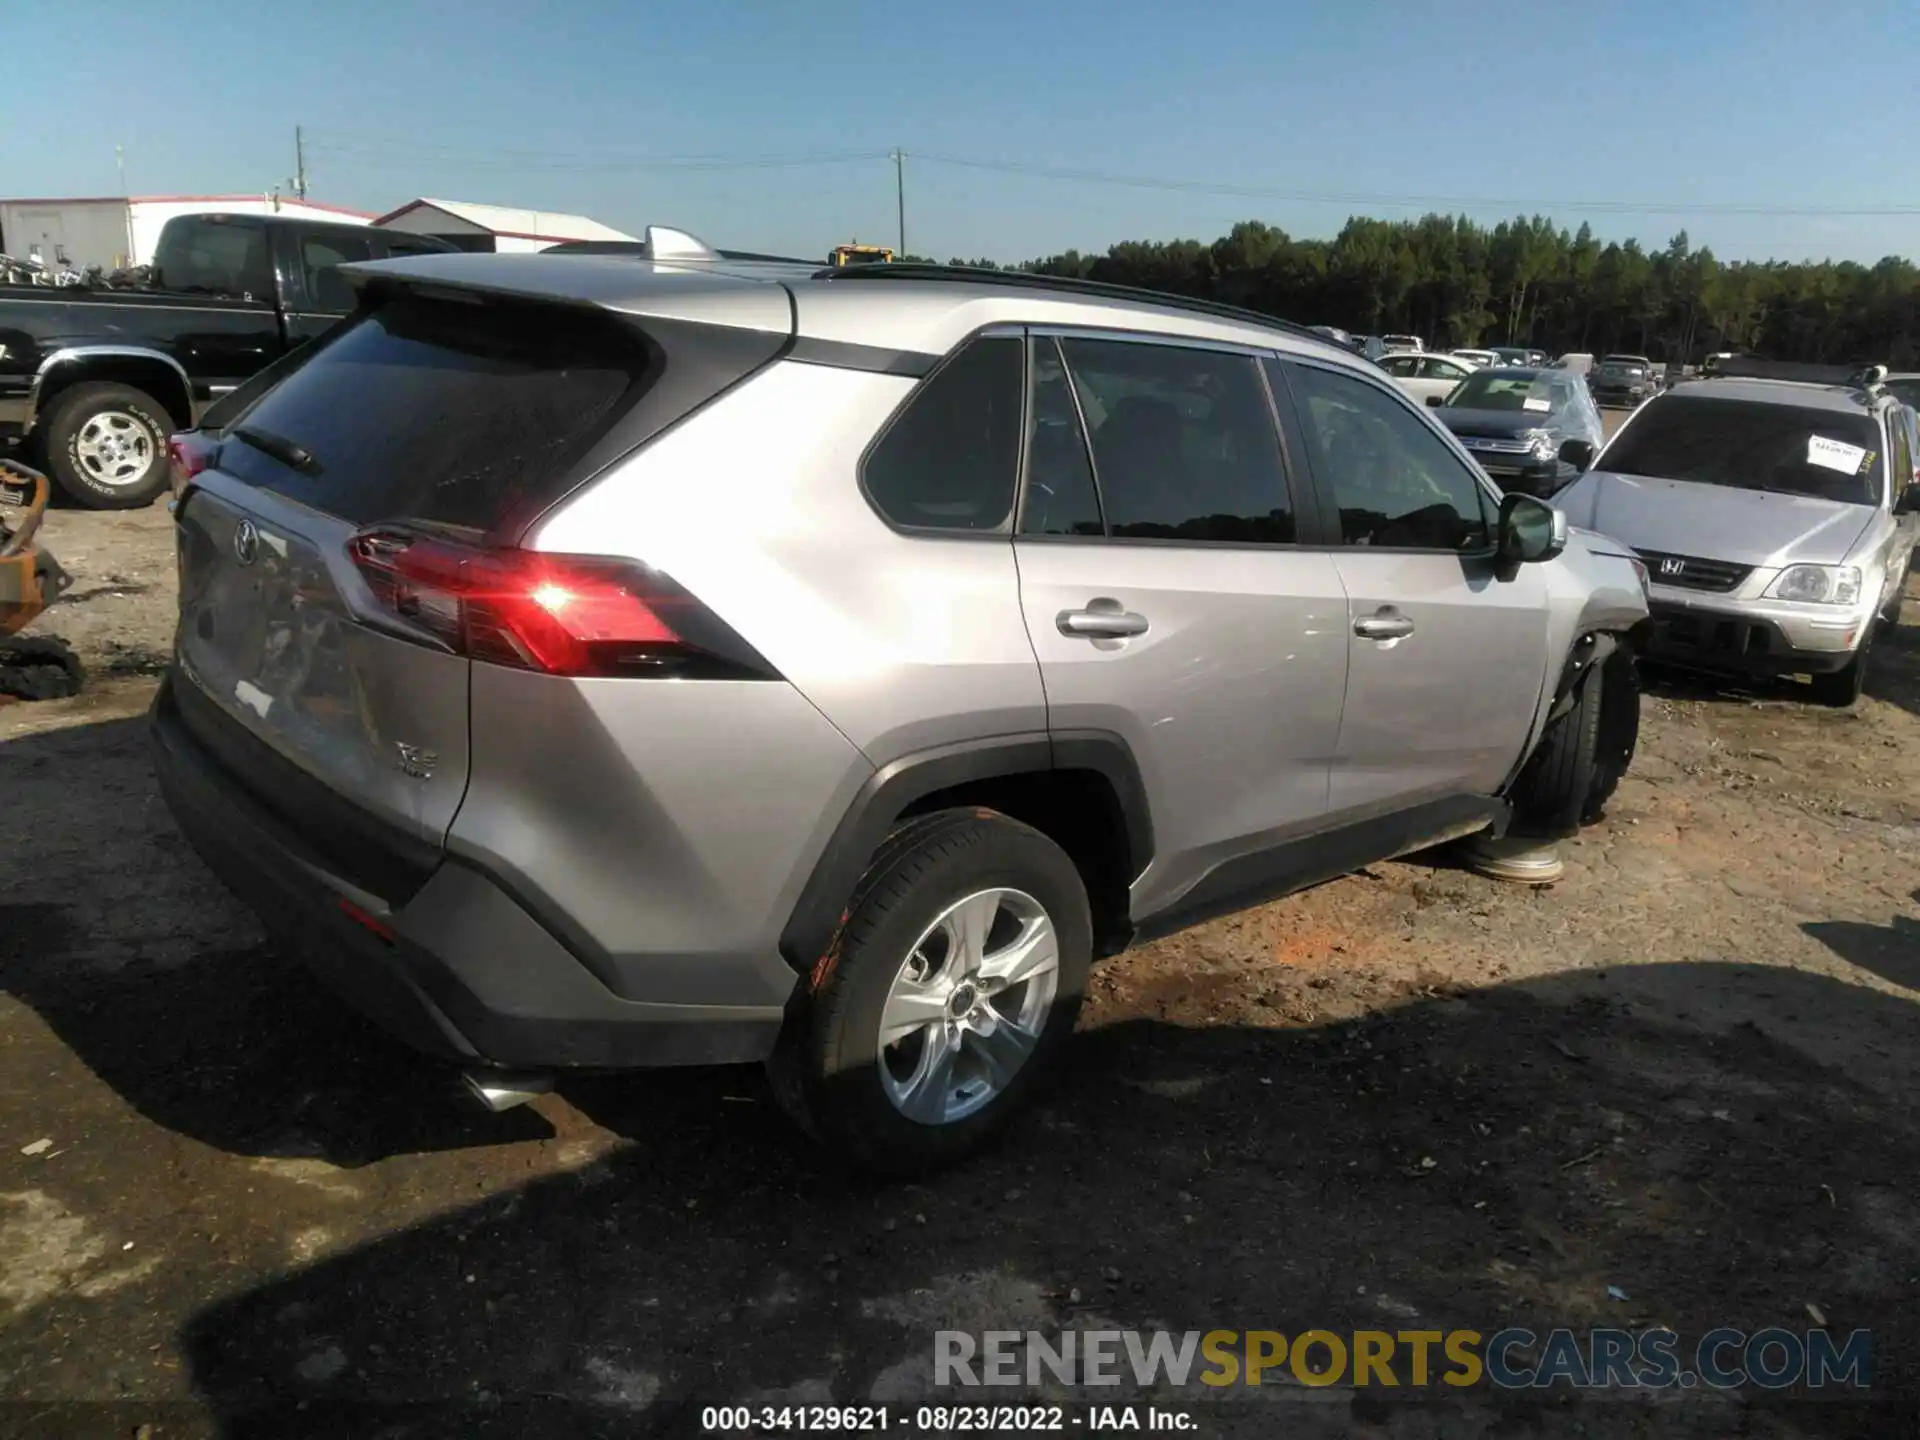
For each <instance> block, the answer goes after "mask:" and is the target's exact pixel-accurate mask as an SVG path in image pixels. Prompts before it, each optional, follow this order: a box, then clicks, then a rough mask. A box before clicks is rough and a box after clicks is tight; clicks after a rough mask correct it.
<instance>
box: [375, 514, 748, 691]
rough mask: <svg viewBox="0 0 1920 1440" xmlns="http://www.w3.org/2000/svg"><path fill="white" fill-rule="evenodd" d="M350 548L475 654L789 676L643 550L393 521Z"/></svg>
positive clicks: (597, 668)
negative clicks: (478, 537) (598, 552)
mask: <svg viewBox="0 0 1920 1440" xmlns="http://www.w3.org/2000/svg"><path fill="white" fill-rule="evenodd" d="M348 550H349V553H350V554H351V555H352V557H353V562H354V564H355V565H356V566H358V567H359V570H360V573H361V575H362V576H363V577H364V578H365V579H366V582H367V587H368V588H369V589H370V590H371V591H372V592H373V594H374V598H375V599H377V600H378V601H379V602H380V603H381V604H382V605H384V606H385V607H386V608H387V609H389V610H391V611H392V612H393V613H394V614H395V615H398V616H400V617H401V618H402V619H404V620H407V621H409V622H411V623H412V624H414V625H417V626H419V627H420V628H421V629H423V630H426V631H428V632H430V633H431V634H433V635H435V636H437V637H438V638H439V639H441V640H442V641H444V642H445V643H446V644H447V646H448V647H449V648H451V649H452V650H454V651H455V652H456V653H458V654H462V655H466V656H468V657H470V658H472V659H474V660H483V661H486V662H488V663H489V664H494V665H507V666H511V667H513V668H515V669H519V670H537V671H541V672H543V673H545V674H549V675H576V676H595V675H600V676H620V675H624V676H663V677H664V676H673V677H679V678H684V679H736V680H765V679H776V678H778V675H777V672H776V671H775V670H774V669H773V667H772V666H771V665H769V664H768V663H767V662H766V660H765V659H764V658H763V657H762V656H761V655H760V654H759V652H758V651H756V650H754V649H753V647H752V646H750V645H748V644H747V643H746V641H744V640H742V639H741V638H740V636H739V635H738V634H737V633H736V632H735V631H734V630H733V629H732V628H731V627H730V626H728V625H727V624H726V623H725V622H724V621H722V620H721V619H720V618H719V617H718V616H716V615H715V614H714V613H713V612H712V611H711V610H709V609H708V608H707V607H706V606H705V605H703V604H701V603H700V601H698V600H697V599H695V598H694V597H693V596H692V595H690V594H688V593H687V592H686V591H685V590H683V589H682V588H681V587H680V586H678V585H677V584H675V583H674V582H673V581H672V580H670V579H669V578H668V577H667V576H665V575H663V574H661V573H660V572H659V571H657V570H654V569H652V568H650V567H648V566H645V565H641V564H639V563H637V562H635V561H632V560H618V559H609V558H605V557H601V556H592V555H548V554H544V553H542V552H540V551H536V550H515V549H489V548H486V547H482V546H477V545H469V544H465V543H462V542H460V541H456V540H450V539H447V538H445V537H443V536H440V535H433V534H424V533H421V532H418V531H412V530H406V529H401V528H397V527H391V526H382V527H379V528H375V529H371V530H363V531H361V532H360V533H359V534H358V535H355V536H354V537H353V539H352V540H351V541H349V542H348Z"/></svg>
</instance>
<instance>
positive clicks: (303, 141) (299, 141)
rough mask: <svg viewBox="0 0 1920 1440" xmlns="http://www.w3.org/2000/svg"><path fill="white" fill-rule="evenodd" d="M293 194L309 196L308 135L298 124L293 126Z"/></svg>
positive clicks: (300, 197) (299, 197)
mask: <svg viewBox="0 0 1920 1440" xmlns="http://www.w3.org/2000/svg"><path fill="white" fill-rule="evenodd" d="M293 194H294V198H295V199H298V200H304V199H306V198H307V137H306V134H305V132H303V131H302V130H301V128H300V127H299V126H298V125H296V126H294V127H293Z"/></svg>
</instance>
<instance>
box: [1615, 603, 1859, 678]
mask: <svg viewBox="0 0 1920 1440" xmlns="http://www.w3.org/2000/svg"><path fill="white" fill-rule="evenodd" d="M1649 609H1650V611H1651V616H1652V622H1653V623H1652V626H1651V633H1650V635H1649V638H1648V641H1647V645H1646V648H1645V650H1644V651H1643V652H1642V653H1644V654H1645V655H1646V657H1647V658H1648V659H1650V660H1656V661H1662V662H1665V663H1667V664H1670V665H1683V666H1686V667H1688V668H1690V669H1696V670H1712V671H1717V672H1720V673H1724V674H1734V675H1799V674H1808V675H1817V674H1824V673H1828V672H1831V671H1834V670H1841V669H1844V668H1846V665H1847V663H1848V662H1849V661H1851V660H1852V659H1853V657H1854V653H1855V651H1856V650H1857V648H1858V646H1857V644H1850V645H1841V644H1839V643H1838V642H1840V641H1841V640H1842V639H1843V638H1844V635H1845V632H1844V631H1840V632H1835V633H1832V634H1830V635H1829V634H1825V633H1823V634H1821V635H1819V636H1817V637H1816V636H1810V635H1805V634H1801V633H1799V632H1798V630H1797V629H1796V628H1795V627H1793V626H1792V625H1790V624H1789V623H1783V622H1782V621H1780V620H1778V619H1776V618H1774V617H1771V616H1768V615H1761V614H1754V613H1743V612H1741V611H1739V610H1733V609H1726V610H1720V609H1711V608H1708V607H1706V606H1702V605H1675V604H1670V603H1666V602H1663V601H1659V600H1655V601H1653V602H1652V604H1651V605H1650V607H1649ZM1816 647H1817V648H1816Z"/></svg>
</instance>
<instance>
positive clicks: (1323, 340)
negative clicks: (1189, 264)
mask: <svg viewBox="0 0 1920 1440" xmlns="http://www.w3.org/2000/svg"><path fill="white" fill-rule="evenodd" d="M813 278H814V279H816V280H837V281H847V280H861V281H871V280H887V281H896V280H946V281H957V282H960V283H965V284H974V285H1006V286H1011V287H1014V288H1016V289H1022V290H1053V291H1058V292H1059V293H1061V294H1064V295H1087V296H1092V297H1095V298H1098V299H1104V300H1131V301H1134V302H1135V303H1137V304H1141V305H1160V306H1165V307H1167V308H1169V309H1175V310H1192V311H1196V312H1197V313H1199V314H1202V315H1214V316H1218V317H1219V318H1221V319H1223V320H1239V321H1243V322H1245V323H1247V324H1250V325H1264V326H1266V327H1267V328H1268V329H1273V330H1286V331H1290V332H1291V333H1293V334H1295V335H1299V336H1301V337H1302V338H1303V339H1307V340H1317V341H1318V342H1319V343H1320V344H1322V345H1335V346H1336V348H1339V347H1338V346H1337V343H1336V342H1335V341H1332V340H1329V339H1328V338H1327V337H1326V336H1325V335H1322V334H1320V333H1319V332H1318V331H1317V330H1315V329H1313V327H1312V326H1310V325H1302V324H1299V323H1298V322H1296V321H1293V320H1282V319H1281V318H1280V317H1279V316H1277V315H1266V314H1262V313H1261V312H1260V311H1258V310H1248V309H1245V308H1243V307H1241V306H1239V305H1225V304H1222V303H1221V302H1220V301H1218V300H1196V299H1194V298H1193V297H1192V296H1190V295H1174V294H1170V293H1169V292H1167V291H1164V290H1146V289H1142V288H1140V287H1139V286H1137V285H1115V284H1112V283H1110V282H1108V281H1105V280H1082V279H1079V278H1077V277H1074V276H1068V275H1036V274H1034V273H1033V272H1032V271H1029V270H976V269H973V268H972V267H970V266H966V265H926V264H921V263H919V262H899V261H896V262H895V263H894V264H892V265H848V266H843V267H838V268H829V269H825V270H816V271H815V272H814V275H813Z"/></svg>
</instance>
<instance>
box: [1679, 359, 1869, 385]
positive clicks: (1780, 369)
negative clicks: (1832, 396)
mask: <svg viewBox="0 0 1920 1440" xmlns="http://www.w3.org/2000/svg"><path fill="white" fill-rule="evenodd" d="M1714 374H1715V375H1716V376H1719V377H1720V378H1723V379H1729V380H1797V381H1799V382H1801V383H1802V384H1807V385H1847V386H1851V387H1853V388H1854V389H1859V390H1872V389H1874V388H1875V387H1877V386H1878V385H1879V384H1880V382H1881V381H1883V380H1885V379H1886V378H1887V367H1886V366H1884V365H1815V364H1811V363H1809V362H1807V361H1803V360H1762V359H1761V358H1760V357H1759V356H1757V355H1734V356H1731V357H1729V358H1728V359H1726V360H1722V361H1721V362H1720V364H1719V365H1718V366H1717V367H1716V368H1715V370H1714Z"/></svg>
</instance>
